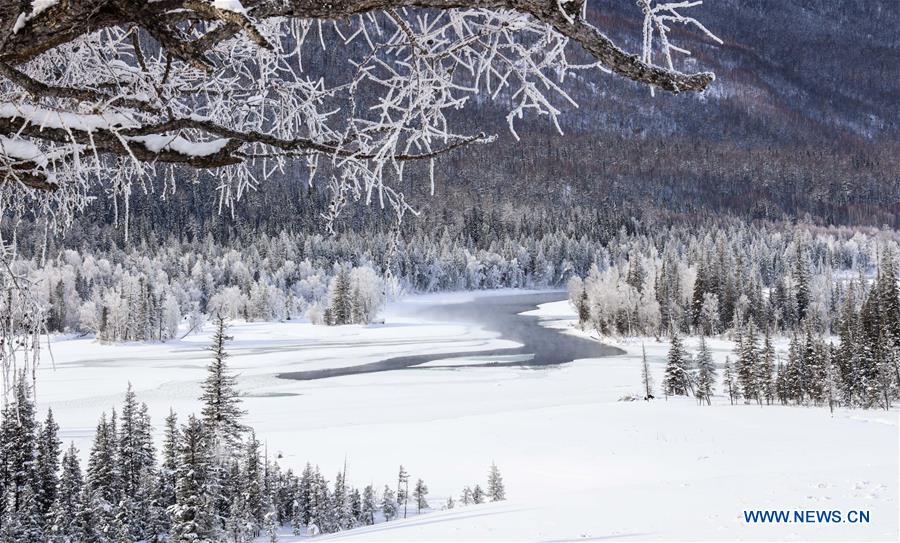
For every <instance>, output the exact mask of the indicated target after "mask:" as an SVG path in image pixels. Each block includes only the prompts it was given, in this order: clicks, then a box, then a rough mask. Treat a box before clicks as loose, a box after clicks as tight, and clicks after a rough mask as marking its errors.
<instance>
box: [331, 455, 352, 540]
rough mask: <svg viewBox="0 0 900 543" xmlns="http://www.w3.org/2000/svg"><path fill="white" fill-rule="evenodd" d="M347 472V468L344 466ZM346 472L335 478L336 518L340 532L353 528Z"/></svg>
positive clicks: (339, 473)
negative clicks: (345, 481)
mask: <svg viewBox="0 0 900 543" xmlns="http://www.w3.org/2000/svg"><path fill="white" fill-rule="evenodd" d="M344 469H345V470H346V469H347V468H346V466H344ZM344 477H345V474H344V472H338V474H337V476H336V477H335V478H334V496H333V497H334V516H335V520H336V521H337V528H338V529H339V530H346V529H349V528H352V527H353V521H352V517H351V515H350V503H349V501H348V496H347V485H346V484H345V483H344Z"/></svg>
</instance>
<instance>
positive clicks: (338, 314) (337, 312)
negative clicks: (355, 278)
mask: <svg viewBox="0 0 900 543" xmlns="http://www.w3.org/2000/svg"><path fill="white" fill-rule="evenodd" d="M350 289H351V285H350V270H349V268H348V266H341V267H340V270H339V271H338V273H337V275H336V276H335V278H334V280H333V283H332V287H331V307H330V309H331V317H332V319H333V320H334V324H352V322H353V309H352V304H353V302H352V293H351V292H350Z"/></svg>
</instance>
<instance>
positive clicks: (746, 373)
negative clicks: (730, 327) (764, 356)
mask: <svg viewBox="0 0 900 543" xmlns="http://www.w3.org/2000/svg"><path fill="white" fill-rule="evenodd" d="M736 349H737V356H738V359H737V380H738V385H739V386H740V389H741V395H742V396H743V397H744V400H746V401H748V402H749V401H750V400H753V399H755V400H756V401H757V402H758V403H762V402H761V400H760V391H759V389H758V387H757V376H758V375H759V369H758V366H759V363H760V362H759V345H758V344H757V338H756V326H755V325H754V323H753V319H752V318H751V319H749V320H748V322H747V327H746V329H745V330H744V331H743V333H742V334H741V338H740V342H739V343H738V344H737V346H736Z"/></svg>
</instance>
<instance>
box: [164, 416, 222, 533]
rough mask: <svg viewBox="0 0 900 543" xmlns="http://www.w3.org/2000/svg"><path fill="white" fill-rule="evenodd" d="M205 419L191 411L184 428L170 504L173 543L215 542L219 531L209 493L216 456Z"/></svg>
mask: <svg viewBox="0 0 900 543" xmlns="http://www.w3.org/2000/svg"><path fill="white" fill-rule="evenodd" d="M206 436H208V433H207V432H206V430H205V429H204V428H203V423H202V422H201V421H200V420H199V419H197V418H196V417H194V416H193V415H191V416H190V417H189V418H188V422H187V424H186V425H185V426H184V428H183V430H182V432H181V440H180V443H179V445H178V465H177V468H176V483H175V497H176V499H175V505H173V506H172V507H171V508H170V513H169V514H170V516H171V518H172V526H171V528H170V531H169V541H171V542H172V543H212V542H214V541H217V538H218V533H217V530H216V526H215V520H214V518H213V511H212V500H213V497H212V496H210V495H209V492H208V484H209V470H210V467H211V465H212V462H213V459H212V455H211V452H210V450H209V444H208V443H207V437H206Z"/></svg>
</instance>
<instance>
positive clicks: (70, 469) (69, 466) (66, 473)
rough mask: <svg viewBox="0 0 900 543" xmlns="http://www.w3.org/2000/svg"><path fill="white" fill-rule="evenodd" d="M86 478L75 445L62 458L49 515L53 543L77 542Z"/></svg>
mask: <svg viewBox="0 0 900 543" xmlns="http://www.w3.org/2000/svg"><path fill="white" fill-rule="evenodd" d="M83 487H84V478H83V477H82V475H81V463H80V462H79V460H78V449H76V448H75V444H74V443H72V444H70V445H69V448H68V449H67V450H66V452H65V453H64V454H63V457H62V474H61V475H60V478H59V486H58V488H57V493H56V497H55V500H54V502H53V506H52V508H51V510H50V513H49V523H48V524H49V529H48V533H49V535H50V539H51V541H52V542H53V543H57V542H58V543H63V542H66V541H77V535H78V525H77V521H78V515H79V513H80V511H81V507H82V504H81V493H82V488H83Z"/></svg>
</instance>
